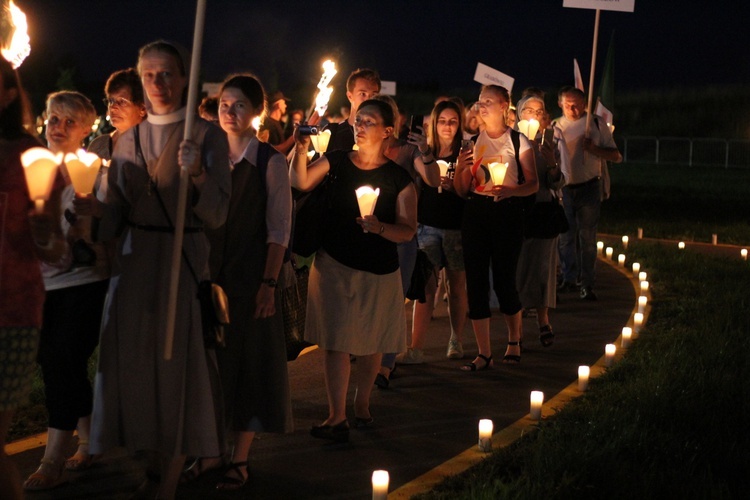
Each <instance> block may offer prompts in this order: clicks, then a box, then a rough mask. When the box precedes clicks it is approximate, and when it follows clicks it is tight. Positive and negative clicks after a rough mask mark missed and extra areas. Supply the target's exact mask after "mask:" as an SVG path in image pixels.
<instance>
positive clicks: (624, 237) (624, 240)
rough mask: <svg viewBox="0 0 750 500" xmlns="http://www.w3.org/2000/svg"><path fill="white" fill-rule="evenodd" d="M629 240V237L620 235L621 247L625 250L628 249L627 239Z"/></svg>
mask: <svg viewBox="0 0 750 500" xmlns="http://www.w3.org/2000/svg"><path fill="white" fill-rule="evenodd" d="M629 240H630V238H628V237H627V236H623V237H622V247H623V248H624V249H625V250H627V249H628V241H629Z"/></svg>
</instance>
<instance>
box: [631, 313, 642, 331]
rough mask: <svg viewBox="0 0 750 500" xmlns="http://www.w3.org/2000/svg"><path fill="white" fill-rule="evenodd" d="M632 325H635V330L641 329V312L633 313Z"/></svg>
mask: <svg viewBox="0 0 750 500" xmlns="http://www.w3.org/2000/svg"><path fill="white" fill-rule="evenodd" d="M633 326H634V327H635V331H636V332H639V331H641V327H642V326H643V313H635V314H634V315H633Z"/></svg>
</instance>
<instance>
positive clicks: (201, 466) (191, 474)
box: [180, 457, 224, 484]
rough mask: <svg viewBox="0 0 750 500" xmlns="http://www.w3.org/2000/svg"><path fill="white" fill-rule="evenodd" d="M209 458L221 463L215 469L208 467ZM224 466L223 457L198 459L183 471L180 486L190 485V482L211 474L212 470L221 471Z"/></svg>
mask: <svg viewBox="0 0 750 500" xmlns="http://www.w3.org/2000/svg"><path fill="white" fill-rule="evenodd" d="M209 458H218V459H219V462H218V463H217V464H216V465H214V466H213V467H209V466H207V465H206V462H207V461H208V459H209ZM223 466H224V459H223V458H222V457H198V458H196V459H195V460H194V461H193V463H192V464H190V466H189V467H188V468H187V469H185V470H184V471H182V474H180V484H184V483H189V482H190V481H195V480H196V479H198V478H199V477H201V476H202V475H203V474H205V473H207V472H211V471H212V470H216V469H220V468H222V467H223Z"/></svg>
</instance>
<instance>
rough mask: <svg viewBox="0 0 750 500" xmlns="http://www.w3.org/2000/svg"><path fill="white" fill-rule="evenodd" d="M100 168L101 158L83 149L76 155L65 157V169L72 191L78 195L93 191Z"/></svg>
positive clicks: (71, 154)
mask: <svg viewBox="0 0 750 500" xmlns="http://www.w3.org/2000/svg"><path fill="white" fill-rule="evenodd" d="M101 166H102V160H101V158H99V157H98V156H97V155H95V154H94V153H87V152H86V151H84V150H83V149H79V150H78V152H77V153H76V154H73V153H68V154H66V155H65V168H67V170H68V175H69V176H70V182H71V183H72V184H73V189H75V192H76V193H78V194H89V193H91V192H92V191H93V190H94V184H95V183H96V178H97V176H98V175H99V168H100V167H101Z"/></svg>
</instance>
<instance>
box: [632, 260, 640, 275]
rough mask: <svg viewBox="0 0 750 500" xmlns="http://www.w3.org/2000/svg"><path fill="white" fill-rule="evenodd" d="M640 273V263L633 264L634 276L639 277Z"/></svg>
mask: <svg viewBox="0 0 750 500" xmlns="http://www.w3.org/2000/svg"><path fill="white" fill-rule="evenodd" d="M639 272H641V264H640V262H633V274H634V275H636V276H637V275H638V273H639Z"/></svg>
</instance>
